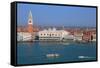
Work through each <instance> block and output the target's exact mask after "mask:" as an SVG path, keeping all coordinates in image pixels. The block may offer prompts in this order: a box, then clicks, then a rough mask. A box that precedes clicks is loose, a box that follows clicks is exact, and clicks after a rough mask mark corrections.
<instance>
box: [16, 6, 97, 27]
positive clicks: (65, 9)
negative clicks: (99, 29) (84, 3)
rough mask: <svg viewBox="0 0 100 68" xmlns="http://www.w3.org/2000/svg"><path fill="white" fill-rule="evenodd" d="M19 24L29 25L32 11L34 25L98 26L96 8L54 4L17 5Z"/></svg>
mask: <svg viewBox="0 0 100 68" xmlns="http://www.w3.org/2000/svg"><path fill="white" fill-rule="evenodd" d="M17 7H18V8H17V15H18V16H17V20H18V22H17V25H18V26H22V25H27V24H28V15H29V12H30V11H31V12H32V16H33V18H32V19H33V25H38V26H80V27H96V8H84V7H74V6H52V5H33V4H18V5H17Z"/></svg>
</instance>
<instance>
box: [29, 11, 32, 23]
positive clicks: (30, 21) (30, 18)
mask: <svg viewBox="0 0 100 68" xmlns="http://www.w3.org/2000/svg"><path fill="white" fill-rule="evenodd" d="M28 24H33V19H32V12H31V10H30V12H29V17H28Z"/></svg>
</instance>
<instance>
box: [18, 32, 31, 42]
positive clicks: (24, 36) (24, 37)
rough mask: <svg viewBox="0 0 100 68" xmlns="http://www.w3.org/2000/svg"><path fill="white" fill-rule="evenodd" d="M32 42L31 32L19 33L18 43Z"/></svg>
mask: <svg viewBox="0 0 100 68" xmlns="http://www.w3.org/2000/svg"><path fill="white" fill-rule="evenodd" d="M30 40H32V34H31V33H29V32H18V33H17V41H30Z"/></svg>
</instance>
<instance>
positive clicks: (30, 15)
mask: <svg viewBox="0 0 100 68" xmlns="http://www.w3.org/2000/svg"><path fill="white" fill-rule="evenodd" d="M29 18H32V12H31V10H30V12H29Z"/></svg>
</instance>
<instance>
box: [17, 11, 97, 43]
mask: <svg viewBox="0 0 100 68" xmlns="http://www.w3.org/2000/svg"><path fill="white" fill-rule="evenodd" d="M34 40H40V41H66V40H71V41H96V29H79V28H78V29H71V28H70V29H56V28H48V29H43V30H40V29H39V28H38V27H36V26H34V25H33V20H32V13H31V12H30V13H29V19H28V25H27V26H25V27H23V26H20V27H18V28H17V41H34Z"/></svg>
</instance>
